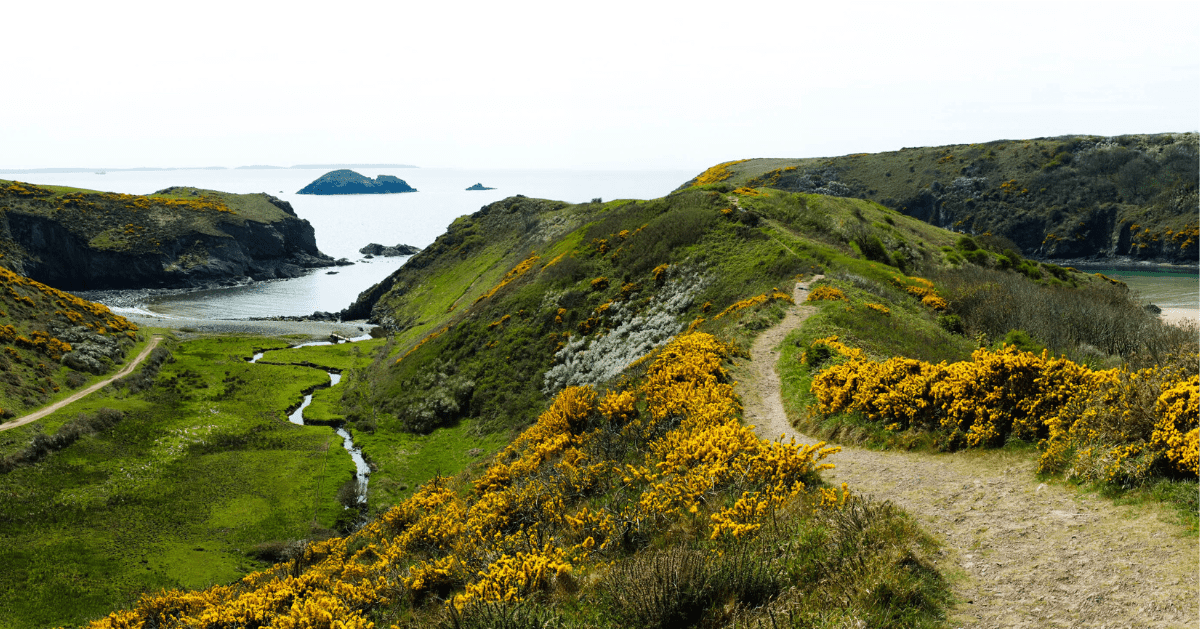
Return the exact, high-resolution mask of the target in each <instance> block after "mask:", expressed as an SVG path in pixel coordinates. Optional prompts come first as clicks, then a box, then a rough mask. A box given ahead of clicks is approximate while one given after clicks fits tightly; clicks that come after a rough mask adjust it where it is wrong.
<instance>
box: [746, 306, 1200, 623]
mask: <svg viewBox="0 0 1200 630" xmlns="http://www.w3.org/2000/svg"><path fill="white" fill-rule="evenodd" d="M794 295H795V298H796V304H798V305H801V306H796V307H792V308H791V309H790V312H789V313H788V315H787V317H786V318H785V319H784V321H783V322H781V323H780V324H779V325H777V326H775V327H773V328H771V329H770V330H767V331H765V332H764V333H763V334H762V335H760V336H759V337H758V339H757V340H756V341H755V343H754V346H753V348H752V349H751V356H752V360H751V364H750V365H748V366H744V368H743V371H744V372H746V373H748V375H749V376H748V378H745V379H744V380H745V382H743V383H740V384H739V385H738V393H739V394H740V395H741V396H742V397H743V402H744V404H745V410H746V413H745V417H746V421H747V422H748V423H750V424H754V425H757V429H756V430H757V431H758V433H759V435H761V436H762V437H764V438H769V439H775V438H778V437H779V436H780V435H781V434H783V435H786V436H788V437H792V436H795V437H796V439H797V441H799V442H803V443H813V442H815V441H817V440H814V439H813V438H810V437H808V436H806V435H803V434H800V433H798V432H797V431H796V430H795V429H794V428H792V426H791V424H790V423H789V422H788V420H787V418H786V416H785V415H784V411H783V404H782V402H781V400H780V395H779V377H778V375H777V374H776V373H775V363H776V362H777V360H778V356H779V355H778V351H777V348H778V346H779V344H780V343H781V342H782V341H783V338H784V337H785V336H786V335H787V333H788V332H790V331H791V330H792V329H794V328H796V327H798V326H800V324H801V323H803V321H804V319H805V318H806V317H807V316H808V314H809V313H810V312H812V308H811V307H806V306H803V303H804V300H805V298H807V296H808V290H807V287H806V286H803V285H797V287H796V291H795V294H794ZM830 459H831V461H833V462H834V463H835V465H836V466H837V467H836V468H835V469H834V470H831V471H829V472H827V473H825V475H826V479H828V480H829V481H831V482H833V483H837V484H840V483H842V482H846V483H848V484H849V485H850V488H851V490H852V491H854V492H855V493H858V494H861V495H865V496H871V497H874V498H875V499H877V500H891V501H893V502H895V503H896V504H898V505H900V506H901V507H902V508H904V509H905V510H906V511H907V512H908V513H909V514H912V515H913V516H914V517H916V518H917V519H918V520H920V521H921V522H922V523H923V524H924V525H925V526H926V528H927V529H928V530H929V531H930V532H932V533H933V534H935V535H936V536H938V537H939V538H940V539H941V540H942V541H943V542H944V543H945V547H944V549H943V552H942V554H941V557H939V558H937V559H936V561H937V564H938V567H939V569H940V570H941V571H942V572H943V574H945V575H947V576H949V577H951V578H952V579H953V580H954V591H955V595H956V596H957V598H958V600H959V601H958V603H957V605H956V606H955V607H954V608H953V610H952V611H951V617H950V619H949V623H950V624H951V625H956V626H968V627H1184V628H1186V627H1191V628H1196V627H1198V626H1200V575H1198V571H1200V540H1198V539H1197V537H1196V536H1194V535H1187V534H1185V533H1184V532H1183V531H1182V530H1181V528H1179V527H1178V526H1176V525H1173V524H1171V523H1170V518H1171V517H1170V514H1169V513H1168V512H1167V510H1165V509H1163V508H1161V507H1159V506H1149V505H1143V506H1138V507H1117V506H1114V505H1113V503H1112V501H1110V500H1107V499H1104V498H1102V497H1098V496H1093V495H1087V494H1082V493H1080V492H1078V491H1076V490H1074V489H1071V488H1069V487H1066V486H1063V485H1061V484H1042V483H1039V482H1038V481H1037V479H1036V478H1035V477H1034V475H1033V469H1034V463H1035V462H1034V461H1033V458H1032V457H1031V456H1030V455H1029V454H1011V453H998V452H962V453H951V454H930V453H904V452H876V451H870V450H866V449H861V448H854V447H845V446H843V450H842V452H841V453H838V454H836V455H834V456H832V457H831V458H830Z"/></svg>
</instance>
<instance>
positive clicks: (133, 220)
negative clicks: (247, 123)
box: [0, 180, 338, 290]
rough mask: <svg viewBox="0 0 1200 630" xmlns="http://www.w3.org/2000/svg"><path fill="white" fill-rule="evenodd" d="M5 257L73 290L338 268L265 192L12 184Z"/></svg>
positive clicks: (1, 228) (2, 201)
mask: <svg viewBox="0 0 1200 630" xmlns="http://www.w3.org/2000/svg"><path fill="white" fill-rule="evenodd" d="M0 261H2V263H0V264H3V265H5V266H7V267H8V268H10V269H12V270H13V271H16V272H18V273H20V274H23V275H25V276H28V277H30V278H33V279H35V280H37V281H39V282H43V283H45V284H49V285H51V286H54V287H58V288H62V289H67V290H96V289H133V288H186V287H200V286H209V285H213V284H228V283H233V282H238V281H244V280H249V279H254V280H267V279H272V278H292V277H296V276H300V275H302V274H303V273H304V271H305V269H309V268H315V267H330V266H334V265H336V264H338V261H335V260H333V259H332V258H330V257H329V256H326V255H324V254H322V253H321V252H320V251H319V250H318V249H317V244H316V239H315V236H314V233H313V228H312V225H310V224H309V222H308V221H306V220H304V219H300V218H299V217H297V216H296V213H295V211H294V210H293V209H292V207H291V204H289V203H287V202H286V201H282V200H280V199H277V198H275V197H272V196H270V195H267V194H265V193H258V194H248V195H235V194H230V193H222V192H217V191H211V190H201V189H196V188H188V187H173V188H168V189H165V190H160V191H158V192H156V193H154V194H153V195H125V194H117V193H105V192H98V191H91V190H82V189H76V188H66V187H60V186H47V187H42V186H35V185H33V184H26V183H21V182H9V181H4V180H0Z"/></svg>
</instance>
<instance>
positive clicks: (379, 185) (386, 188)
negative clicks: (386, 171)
mask: <svg viewBox="0 0 1200 630" xmlns="http://www.w3.org/2000/svg"><path fill="white" fill-rule="evenodd" d="M406 192H417V189H416V188H413V187H412V186H409V185H408V182H405V181H404V180H403V179H400V178H399V177H396V176H394V175H379V176H378V177H376V178H375V179H371V178H370V177H367V176H365V175H360V174H359V173H356V172H354V171H352V170H350V169H340V170H336V171H330V172H328V173H325V174H324V175H322V176H320V177H318V178H317V179H316V180H315V181H313V183H311V184H309V185H307V186H305V187H304V188H301V189H300V190H298V191H296V194H299V195H372V194H385V193H406Z"/></svg>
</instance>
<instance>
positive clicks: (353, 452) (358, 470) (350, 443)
mask: <svg viewBox="0 0 1200 630" xmlns="http://www.w3.org/2000/svg"><path fill="white" fill-rule="evenodd" d="M370 338H371V337H370V335H367V336H364V337H356V338H354V339H351V340H350V342H354V341H361V340H363V339H370ZM338 343H343V342H338ZM330 345H333V342H330V341H314V342H310V343H302V344H297V345H295V346H289V348H278V349H279V350H286V349H290V348H302V347H304V346H330ZM266 352H269V351H264V352H255V353H254V356H253V357H251V358H250V359H249V362H250V363H257V362H258V360H259V359H261V358H263V355H264V354H266ZM314 369H321V368H314ZM325 373H326V374H328V375H329V381H330V382H329V385H320V386H317V387H316V388H315V389H314V390H313V391H310V392H309V393H307V394H305V395H304V400H303V401H302V402H301V403H300V406H299V407H297V408H296V410H295V411H293V412H292V413H291V414H290V415H289V416H288V421H289V422H291V423H292V424H298V425H301V426H303V425H304V424H305V422H304V410H305V408H307V407H308V406H309V405H311V404H312V399H313V392H315V391H316V390H317V389H325V388H326V387H333V386H335V385H337V384H338V383H339V382H341V380H342V375H341V373H339V372H334V371H331V370H328V369H326V370H325ZM320 424H324V423H320ZM327 426H330V427H331V428H332V429H333V430H334V433H337V435H338V437H340V438H342V448H344V449H346V452H347V453H349V454H350V459H352V460H354V470H355V477H356V478H357V481H358V487H357V497H358V505H359V508H360V510H362V511H364V512H365V511H366V506H367V482H368V481H370V476H371V466H370V464H368V463H367V460H366V459H365V458H364V457H363V453H362V449H361V448H359V447H357V446H355V445H354V438H353V436H351V435H350V432H349V431H347V430H346V429H345V428H344V427H343V426H342V425H341V424H336V425H334V424H330V425H327Z"/></svg>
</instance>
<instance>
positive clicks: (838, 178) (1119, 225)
mask: <svg viewBox="0 0 1200 630" xmlns="http://www.w3.org/2000/svg"><path fill="white" fill-rule="evenodd" d="M1198 145H1200V141H1198V136H1197V134H1196V133H1163V134H1153V135H1125V136H1114V137H1100V136H1059V137H1055V138H1036V139H1032V140H996V141H993V142H986V143H980V144H963V145H949V146H941V147H918V148H904V149H901V150H899V151H890V152H886V153H871V154H868V153H859V154H854V155H846V156H841V157H830V158H804V159H751V160H737V161H733V162H725V163H723V164H718V165H716V166H714V167H712V168H710V169H708V170H707V171H705V172H704V173H701V174H700V175H698V176H697V177H696V178H694V179H692V180H691V181H689V182H687V183H686V184H684V187H691V186H699V187H715V188H718V189H724V188H728V189H729V190H733V189H735V188H738V187H741V186H746V187H749V188H758V187H765V188H774V189H777V190H783V191H788V192H801V193H818V194H825V195H835V196H838V197H855V198H859V199H867V200H870V201H874V202H876V203H880V204H882V205H884V206H887V207H889V208H892V209H895V210H898V211H900V212H902V213H904V214H906V215H909V216H912V217H915V218H918V219H921V220H922V221H925V222H927V223H931V224H933V225H936V226H938V227H942V228H945V229H949V230H952V231H955V232H960V233H967V234H972V235H977V236H983V235H989V236H996V237H1003V238H1005V239H1008V240H1009V241H1011V243H1010V244H1009V245H1010V246H1011V247H1012V248H1013V249H1015V250H1016V251H1018V253H1021V254H1023V255H1025V256H1029V257H1032V258H1036V259H1041V260H1056V261H1059V262H1070V263H1071V264H1078V263H1087V262H1094V263H1103V264H1121V263H1127V262H1132V263H1158V264H1168V265H1183V266H1187V267H1192V268H1195V267H1196V266H1197V261H1198V259H1200V249H1198V248H1200V237H1198V235H1200V223H1198V221H1197V215H1196V209H1197V207H1198V205H1200V202H1198V200H1197V189H1196V182H1197V178H1198V177H1200V160H1198V155H1200V153H1198Z"/></svg>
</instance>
